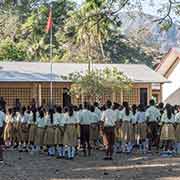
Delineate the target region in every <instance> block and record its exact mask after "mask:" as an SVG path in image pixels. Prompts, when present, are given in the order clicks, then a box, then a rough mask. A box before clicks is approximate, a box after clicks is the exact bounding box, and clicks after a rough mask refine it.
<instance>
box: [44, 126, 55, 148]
mask: <svg viewBox="0 0 180 180" xmlns="http://www.w3.org/2000/svg"><path fill="white" fill-rule="evenodd" d="M54 132H55V129H54V127H52V126H49V127H47V128H46V130H45V134H44V145H54V139H55V138H54V135H55V133H54Z"/></svg>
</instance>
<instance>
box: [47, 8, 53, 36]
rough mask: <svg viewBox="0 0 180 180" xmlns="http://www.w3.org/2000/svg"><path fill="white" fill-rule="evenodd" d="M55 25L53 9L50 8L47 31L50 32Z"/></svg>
mask: <svg viewBox="0 0 180 180" xmlns="http://www.w3.org/2000/svg"><path fill="white" fill-rule="evenodd" d="M52 26H53V21H52V10H51V9H50V10H49V17H48V21H47V25H46V30H45V31H46V33H48V32H49V31H50V29H51V28H52Z"/></svg>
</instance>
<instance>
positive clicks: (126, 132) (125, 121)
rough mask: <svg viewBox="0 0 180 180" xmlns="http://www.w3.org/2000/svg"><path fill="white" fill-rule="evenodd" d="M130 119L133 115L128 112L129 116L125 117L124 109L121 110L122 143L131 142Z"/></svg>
mask: <svg viewBox="0 0 180 180" xmlns="http://www.w3.org/2000/svg"><path fill="white" fill-rule="evenodd" d="M132 119H133V113H132V112H131V111H130V112H129V115H126V112H125V109H123V110H122V142H123V143H128V142H132V140H133V135H132V134H133V131H132V127H133V126H132Z"/></svg>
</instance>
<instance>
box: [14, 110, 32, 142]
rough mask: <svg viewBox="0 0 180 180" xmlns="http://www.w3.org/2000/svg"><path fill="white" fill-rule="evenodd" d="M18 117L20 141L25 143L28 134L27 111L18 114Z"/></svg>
mask: <svg viewBox="0 0 180 180" xmlns="http://www.w3.org/2000/svg"><path fill="white" fill-rule="evenodd" d="M17 116H19V118H20V119H21V121H20V122H21V141H22V142H24V143H26V142H28V136H29V128H28V119H29V115H28V114H27V113H24V115H20V114H18V115H17Z"/></svg>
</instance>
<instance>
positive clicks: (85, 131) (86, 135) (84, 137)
mask: <svg viewBox="0 0 180 180" xmlns="http://www.w3.org/2000/svg"><path fill="white" fill-rule="evenodd" d="M89 139H90V126H89V125H80V140H81V145H82V148H83V152H84V155H85V154H86V144H87V148H88V154H89V155H90V151H91V147H90V142H89Z"/></svg>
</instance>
